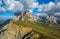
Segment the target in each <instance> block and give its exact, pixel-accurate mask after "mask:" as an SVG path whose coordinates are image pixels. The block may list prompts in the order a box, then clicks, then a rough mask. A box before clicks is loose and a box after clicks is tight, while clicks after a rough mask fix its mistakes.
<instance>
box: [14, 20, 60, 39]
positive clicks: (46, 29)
mask: <svg viewBox="0 0 60 39" xmlns="http://www.w3.org/2000/svg"><path fill="white" fill-rule="evenodd" d="M13 23H14V24H17V25H19V26H21V25H22V26H26V27H31V28H33V30H34V31H35V32H38V33H40V34H43V35H44V36H48V37H50V38H51V39H60V31H59V30H57V29H56V28H60V25H56V27H54V26H53V27H50V26H48V24H46V23H35V22H23V21H13Z"/></svg>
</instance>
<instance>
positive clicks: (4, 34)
mask: <svg viewBox="0 0 60 39" xmlns="http://www.w3.org/2000/svg"><path fill="white" fill-rule="evenodd" d="M39 37H40V36H39V34H37V33H35V32H33V29H32V28H28V27H23V26H18V25H16V24H13V23H12V22H10V23H9V24H8V25H6V26H5V27H3V29H2V30H1V31H0V39H39Z"/></svg>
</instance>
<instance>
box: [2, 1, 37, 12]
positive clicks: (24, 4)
mask: <svg viewBox="0 0 60 39" xmlns="http://www.w3.org/2000/svg"><path fill="white" fill-rule="evenodd" d="M3 1H4V3H5V8H6V9H7V10H10V11H14V12H18V11H24V10H26V9H29V10H32V9H34V8H36V7H37V6H38V2H37V0H19V1H15V0H3Z"/></svg>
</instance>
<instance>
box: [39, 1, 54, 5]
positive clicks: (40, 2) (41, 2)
mask: <svg viewBox="0 0 60 39" xmlns="http://www.w3.org/2000/svg"><path fill="white" fill-rule="evenodd" d="M38 2H39V4H43V3H45V4H47V3H49V2H55V0H38Z"/></svg>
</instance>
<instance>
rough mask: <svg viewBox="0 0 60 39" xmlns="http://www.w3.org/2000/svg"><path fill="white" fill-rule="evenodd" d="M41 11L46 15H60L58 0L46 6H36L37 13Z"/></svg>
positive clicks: (59, 1) (59, 2) (59, 0)
mask: <svg viewBox="0 0 60 39" xmlns="http://www.w3.org/2000/svg"><path fill="white" fill-rule="evenodd" d="M40 11H43V12H46V13H60V0H56V1H55V3H54V2H49V3H48V4H41V5H39V6H38V12H40Z"/></svg>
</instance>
